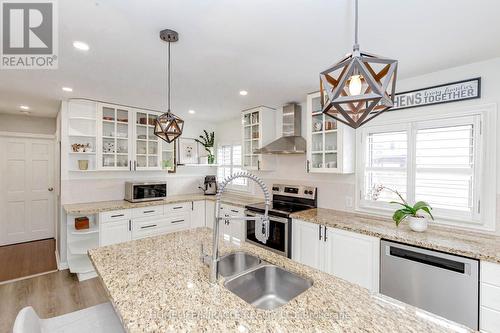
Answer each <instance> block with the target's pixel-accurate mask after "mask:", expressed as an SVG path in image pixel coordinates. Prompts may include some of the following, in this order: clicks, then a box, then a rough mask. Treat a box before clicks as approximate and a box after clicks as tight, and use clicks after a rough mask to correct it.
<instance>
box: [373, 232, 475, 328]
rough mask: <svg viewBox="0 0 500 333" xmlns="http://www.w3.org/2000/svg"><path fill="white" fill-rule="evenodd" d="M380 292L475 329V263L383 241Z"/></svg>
mask: <svg viewBox="0 0 500 333" xmlns="http://www.w3.org/2000/svg"><path fill="white" fill-rule="evenodd" d="M380 293H382V294H384V295H387V296H390V297H392V298H395V299H397V300H400V301H403V302H405V303H408V304H411V305H413V306H416V307H418V308H421V309H424V310H427V311H429V312H432V313H435V314H437V315H440V316H442V317H444V318H446V319H449V320H452V321H455V322H457V323H460V324H463V325H466V326H468V327H470V328H472V329H475V330H477V329H478V326H479V261H478V260H475V259H469V258H464V257H460V256H455V255H450V254H445V253H441V252H436V251H431V250H426V249H422V248H419V247H414V246H408V245H403V244H399V243H394V242H389V241H385V240H382V241H381V246H380Z"/></svg>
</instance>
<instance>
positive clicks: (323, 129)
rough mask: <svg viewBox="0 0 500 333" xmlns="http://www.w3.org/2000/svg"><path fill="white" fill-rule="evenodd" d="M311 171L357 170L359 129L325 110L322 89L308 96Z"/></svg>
mask: <svg viewBox="0 0 500 333" xmlns="http://www.w3.org/2000/svg"><path fill="white" fill-rule="evenodd" d="M306 140H307V172H311V173H353V172H354V161H355V131H354V129H352V128H351V127H349V126H347V125H344V124H342V123H340V122H338V121H337V120H335V119H333V118H332V117H330V116H327V115H324V114H323V113H322V112H321V95H320V93H319V92H317V93H314V94H309V95H308V96H307V138H306Z"/></svg>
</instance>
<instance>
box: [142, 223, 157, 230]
mask: <svg viewBox="0 0 500 333" xmlns="http://www.w3.org/2000/svg"><path fill="white" fill-rule="evenodd" d="M153 227H156V224H151V225H145V226H144V227H141V229H148V228H153Z"/></svg>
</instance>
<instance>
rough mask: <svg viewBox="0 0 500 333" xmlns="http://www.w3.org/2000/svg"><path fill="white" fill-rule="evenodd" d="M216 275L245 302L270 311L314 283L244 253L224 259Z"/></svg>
mask: <svg viewBox="0 0 500 333" xmlns="http://www.w3.org/2000/svg"><path fill="white" fill-rule="evenodd" d="M218 268H219V274H221V275H222V276H223V277H224V278H225V279H226V281H225V282H224V287H226V288H227V289H228V290H229V291H231V292H232V293H234V294H235V295H236V296H238V297H240V298H241V299H243V300H244V301H245V302H247V303H249V304H251V305H253V306H255V307H257V308H259V309H264V310H273V309H276V308H278V307H280V306H282V305H285V304H286V303H288V302H290V301H291V300H292V299H294V298H295V297H297V296H298V295H300V294H301V293H303V292H304V291H306V290H307V289H309V288H310V287H311V286H312V284H313V282H312V281H311V280H309V279H304V278H302V277H300V276H298V275H296V274H294V273H291V272H289V271H287V270H285V269H283V268H280V267H278V266H275V265H272V264H269V263H267V262H264V261H262V260H260V259H259V258H258V257H256V256H253V255H251V254H248V253H246V252H235V253H231V254H228V255H226V256H223V257H222V258H221V259H220V261H219V266H218Z"/></svg>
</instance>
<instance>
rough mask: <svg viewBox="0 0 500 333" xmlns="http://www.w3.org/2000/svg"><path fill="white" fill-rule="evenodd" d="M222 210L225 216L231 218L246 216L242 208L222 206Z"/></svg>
mask: <svg viewBox="0 0 500 333" xmlns="http://www.w3.org/2000/svg"><path fill="white" fill-rule="evenodd" d="M221 209H222V210H223V211H224V213H225V214H228V215H229V216H243V215H244V209H243V208H240V207H235V206H229V205H224V204H222V205H221Z"/></svg>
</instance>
